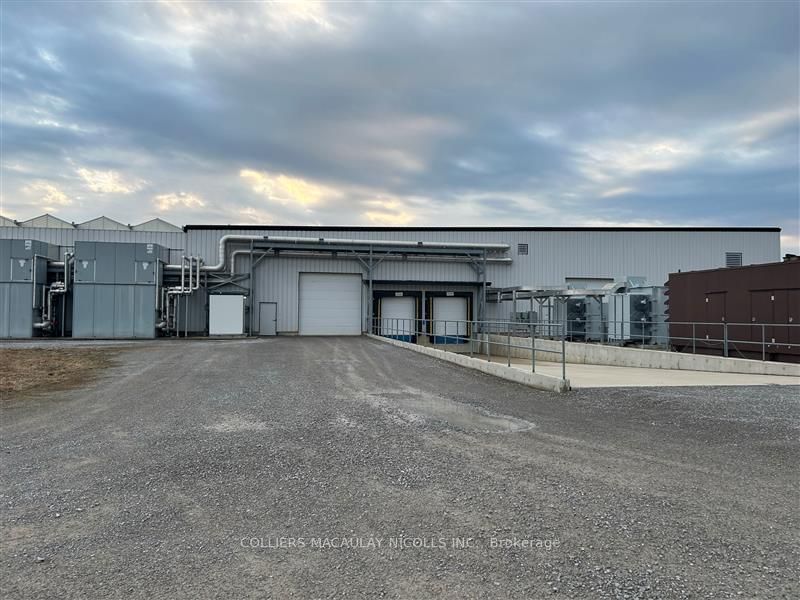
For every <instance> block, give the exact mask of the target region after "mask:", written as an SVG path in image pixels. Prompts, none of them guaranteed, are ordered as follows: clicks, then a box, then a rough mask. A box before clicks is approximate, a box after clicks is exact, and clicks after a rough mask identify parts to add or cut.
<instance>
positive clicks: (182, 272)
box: [181, 254, 186, 294]
mask: <svg viewBox="0 0 800 600" xmlns="http://www.w3.org/2000/svg"><path fill="white" fill-rule="evenodd" d="M185 266H186V256H185V255H183V254H182V255H181V294H182V293H183V287H184V267H185Z"/></svg>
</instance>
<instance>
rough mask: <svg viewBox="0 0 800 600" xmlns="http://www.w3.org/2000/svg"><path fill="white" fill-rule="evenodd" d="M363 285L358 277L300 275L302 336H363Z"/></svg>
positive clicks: (331, 274) (323, 274)
mask: <svg viewBox="0 0 800 600" xmlns="http://www.w3.org/2000/svg"><path fill="white" fill-rule="evenodd" d="M362 287H363V285H362V283H361V277H360V276H358V275H341V274H335V273H301V274H300V335H360V334H361V324H362V319H361V309H362V304H363V302H362Z"/></svg>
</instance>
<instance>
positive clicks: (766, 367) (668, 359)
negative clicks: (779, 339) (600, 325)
mask: <svg viewBox="0 0 800 600" xmlns="http://www.w3.org/2000/svg"><path fill="white" fill-rule="evenodd" d="M507 339H508V338H507V337H506V336H497V335H492V336H491V340H492V341H493V342H498V343H497V344H492V353H493V354H496V355H497V356H505V351H506V348H505V346H504V344H505V343H506V340H507ZM511 343H512V344H513V345H515V346H527V348H512V349H511V356H512V357H517V358H526V359H528V360H530V357H531V350H530V347H531V341H530V338H520V337H512V338H511ZM540 349H541V350H551V351H555V352H556V354H552V353H549V352H539V350H540ZM565 349H566V354H567V364H570V363H572V364H586V365H605V366H608V367H638V368H644V369H677V370H682V371H710V372H712V373H741V374H744V375H781V376H789V377H800V364H794V363H780V362H762V361H760V360H750V359H746V358H724V357H721V356H708V355H704V354H686V353H683V352H666V351H663V350H643V349H641V348H621V347H617V346H604V345H601V344H584V343H580V342H567V343H566V344H565ZM536 350H537V352H536V360H547V361H552V360H553V358H554V357H555V356H558V359H559V360H560V359H561V357H560V356H559V355H560V353H561V342H560V341H553V340H542V339H537V340H536Z"/></svg>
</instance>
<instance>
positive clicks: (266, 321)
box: [258, 302, 278, 335]
mask: <svg viewBox="0 0 800 600" xmlns="http://www.w3.org/2000/svg"><path fill="white" fill-rule="evenodd" d="M277 325H278V305H277V304H276V303H275V302H259V303H258V335H275V334H276V333H277V329H278V327H277Z"/></svg>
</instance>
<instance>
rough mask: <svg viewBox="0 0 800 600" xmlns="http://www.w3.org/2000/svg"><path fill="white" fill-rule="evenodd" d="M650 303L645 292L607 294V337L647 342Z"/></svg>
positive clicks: (620, 340) (648, 339)
mask: <svg viewBox="0 0 800 600" xmlns="http://www.w3.org/2000/svg"><path fill="white" fill-rule="evenodd" d="M651 316H652V303H651V299H650V296H648V295H645V294H609V296H608V320H609V323H608V339H609V341H611V342H617V343H620V344H624V343H626V342H639V343H642V344H647V343H649V342H650V338H651V329H652V325H651V322H650V321H651V320H652V319H651Z"/></svg>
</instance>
